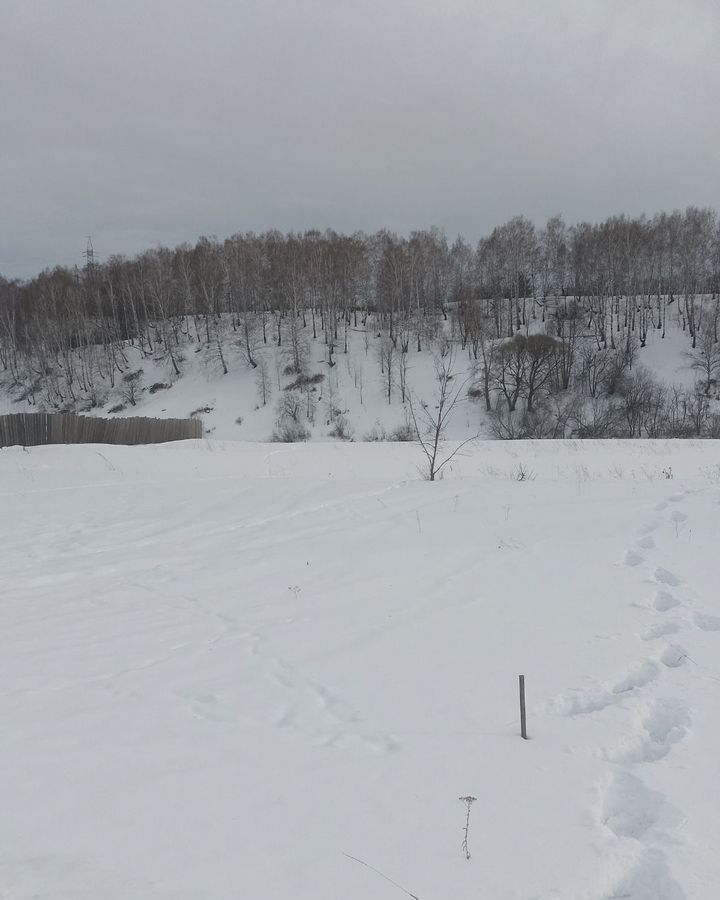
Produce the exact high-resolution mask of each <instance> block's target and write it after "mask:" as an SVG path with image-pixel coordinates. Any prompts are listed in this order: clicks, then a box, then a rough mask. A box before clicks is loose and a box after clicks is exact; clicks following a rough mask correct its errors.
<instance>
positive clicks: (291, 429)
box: [270, 419, 310, 444]
mask: <svg viewBox="0 0 720 900" xmlns="http://www.w3.org/2000/svg"><path fill="white" fill-rule="evenodd" d="M309 437H310V432H309V431H308V429H307V428H306V427H305V426H304V425H303V424H302V423H301V422H294V421H293V420H292V419H285V420H284V421H282V422H278V423H277V425H276V426H275V429H274V431H273V433H272V437H271V438H270V440H271V441H274V442H275V443H278V444H295V443H297V442H298V441H306V440H307V439H308V438H309Z"/></svg>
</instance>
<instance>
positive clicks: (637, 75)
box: [0, 0, 720, 276]
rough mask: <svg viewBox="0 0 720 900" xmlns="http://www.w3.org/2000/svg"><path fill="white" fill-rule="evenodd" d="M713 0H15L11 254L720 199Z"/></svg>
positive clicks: (7, 195) (7, 255)
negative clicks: (90, 244)
mask: <svg viewBox="0 0 720 900" xmlns="http://www.w3.org/2000/svg"><path fill="white" fill-rule="evenodd" d="M719 37H720V14H719V12H718V7H717V4H716V3H715V2H704V0H695V2H683V3H680V2H666V0H632V2H627V3H619V2H618V3H616V2H612V0H543V2H542V3H540V2H537V3H534V2H530V0H528V2H519V0H514V2H506V0H496V2H487V0H484V2H483V0H446V2H440V0H437V2H433V3H429V2H426V0H383V2H380V0H355V2H350V0H239V2H231V0H205V2H203V3H198V2H196V0H193V2H189V0H123V2H121V3H118V2H115V0H112V2H111V0H3V2H2V5H1V6H0V101H1V104H0V112H1V114H2V120H1V122H0V128H1V133H0V272H2V273H4V274H6V275H18V276H28V275H31V274H33V273H34V272H35V271H37V270H38V269H40V268H42V267H44V266H47V265H52V264H53V263H55V262H64V263H73V262H80V260H81V257H80V253H81V251H82V249H83V246H84V240H85V236H86V235H87V234H92V235H93V239H94V243H95V246H96V248H97V250H98V252H99V254H100V256H101V258H102V257H103V256H107V255H109V254H111V253H115V252H119V253H133V252H136V251H138V250H140V249H141V248H142V247H144V246H148V245H154V244H156V243H166V244H173V243H176V242H180V241H183V240H194V239H195V238H196V237H197V236H198V235H200V234H217V235H224V234H228V233H232V232H235V231H241V230H250V229H252V230H262V229H265V228H270V227H275V228H279V229H281V230H286V229H300V228H309V227H320V228H324V227H333V228H336V229H338V230H345V231H353V230H355V229H365V230H371V229H375V228H379V227H385V226H386V227H389V228H394V229H397V230H401V231H407V230H410V229H413V228H419V227H427V226H430V225H432V224H434V225H439V226H441V227H444V228H445V229H446V230H447V232H448V233H449V234H450V235H452V234H454V233H457V232H462V233H463V234H465V235H466V237H468V238H469V239H471V240H475V239H477V238H478V237H479V236H480V235H481V234H482V233H484V232H486V231H487V230H489V229H490V228H491V227H492V226H493V225H495V224H499V223H500V222H502V221H504V220H506V219H508V218H510V217H511V216H512V215H514V214H516V213H519V212H522V213H525V214H526V215H529V216H530V217H531V218H533V219H535V220H537V221H542V220H543V219H544V218H546V217H547V216H549V215H552V214H554V213H556V212H562V213H564V215H565V216H566V218H567V219H568V220H570V221H574V220H578V219H581V218H586V219H598V218H602V217H604V216H606V215H610V214H613V213H615V212H628V213H638V212H641V211H646V212H648V213H650V212H654V211H656V210H658V209H671V208H674V207H678V206H681V207H682V206H685V205H686V204H688V203H694V204H698V205H705V204H710V205H715V206H717V205H719V200H720V196H719V195H720V184H719V179H718V168H719V167H718V164H717V145H718V138H719V137H720V133H719V132H720V126H719V125H718V121H717V116H716V113H715V105H716V102H717V97H718V88H720V67H719V65H718V62H717V61H716V60H717V51H716V46H717V40H718V38H719Z"/></svg>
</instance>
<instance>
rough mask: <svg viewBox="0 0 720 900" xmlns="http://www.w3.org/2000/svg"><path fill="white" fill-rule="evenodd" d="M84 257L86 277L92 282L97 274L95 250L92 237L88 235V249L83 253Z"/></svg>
mask: <svg viewBox="0 0 720 900" xmlns="http://www.w3.org/2000/svg"><path fill="white" fill-rule="evenodd" d="M83 256H84V257H85V277H86V278H87V280H88V281H91V280H92V278H93V275H94V274H95V250H94V249H93V243H92V238H91V237H90V235H88V239H87V247H86V248H85V250H84V251H83Z"/></svg>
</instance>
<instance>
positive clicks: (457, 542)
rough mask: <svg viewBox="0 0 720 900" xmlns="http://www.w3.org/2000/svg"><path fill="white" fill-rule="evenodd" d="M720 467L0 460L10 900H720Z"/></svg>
mask: <svg viewBox="0 0 720 900" xmlns="http://www.w3.org/2000/svg"><path fill="white" fill-rule="evenodd" d="M718 450H719V448H718V445H717V443H714V442H709V441H708V442H657V443H648V442H644V441H636V442H628V443H621V442H597V443H595V442H586V443H582V444H576V443H564V444H557V443H551V442H545V443H538V444H535V443H524V442H519V443H515V444H511V445H509V444H506V443H499V442H496V443H483V444H479V445H477V447H475V448H474V449H473V450H472V451H471V452H469V453H468V454H466V455H464V456H463V457H461V458H458V459H457V460H456V461H454V462H453V464H452V470H449V471H448V473H447V477H446V478H445V479H444V480H443V481H440V482H436V483H434V484H430V483H428V482H424V481H422V480H421V479H419V477H418V475H417V466H418V465H419V463H420V457H419V451H418V448H417V447H416V446H413V445H387V444H365V445H359V444H354V445H346V444H324V445H319V444H314V445H292V446H288V447H277V446H275V447H268V446H262V445H253V444H232V443H227V444H223V443H221V442H196V443H191V442H188V443H178V444H169V445H163V446H158V447H141V448H123V447H92V446H82V447H41V448H33V449H31V450H30V451H23V450H21V449H19V448H12V449H9V450H3V451H0V498H1V501H2V508H3V515H2V518H1V519H0V529H2V535H1V538H0V547H2V551H1V552H2V571H3V583H2V592H1V595H0V624H1V627H0V666H1V669H2V678H1V679H0V721H2V723H3V728H2V731H1V732H0V740H1V741H2V753H0V796H1V797H2V808H3V814H2V816H0V897H2V898H3V900H30V898H52V900H70V898H72V900H91V898H92V900H97V898H100V897H102V898H105V900H135V898H137V900H144V898H163V900H165V898H173V900H197V898H203V900H225V898H228V900H229V898H239V897H242V898H246V897H247V898H253V900H255V898H258V900H259V898H268V900H337V898H338V897H343V898H347V900H367V898H377V900H386V898H387V900H392V898H399V897H401V896H402V893H401V890H400V889H399V888H398V887H396V886H394V885H393V884H391V883H389V882H388V881H387V880H385V879H384V878H383V877H381V875H379V874H377V873H376V872H374V871H372V870H371V869H370V868H368V867H367V866H363V865H361V864H360V863H358V862H356V861H354V860H352V859H349V858H348V856H346V855H344V854H349V855H351V856H353V857H357V858H358V859H360V860H363V861H364V862H366V863H368V864H369V865H370V866H373V867H375V868H376V869H378V870H379V871H380V872H382V873H384V875H385V876H387V878H390V879H392V880H393V881H395V882H397V883H398V884H399V885H401V886H402V887H403V888H405V889H406V890H408V891H410V892H412V893H413V894H415V895H416V896H417V897H419V898H421V900H447V898H453V900H465V898H467V900H470V898H472V900H477V898H488V900H506V898H507V900H509V898H513V900H531V898H537V900H539V898H542V900H551V898H552V900H583V898H587V900H600V898H604V900H610V898H620V897H627V898H633V900H682V898H691V900H700V898H702V900H711V898H714V897H717V896H718V895H719V894H720V857H718V854H717V851H716V848H717V844H718V839H719V838H720V822H719V821H718V808H720V807H719V803H720V787H719V786H718V785H719V784H720V782H719V781H718V778H717V747H718V739H719V738H720V723H719V722H718V717H717V709H718V703H719V702H720V663H718V659H719V658H720V657H719V655H718V650H719V649H720V596H719V595H718V592H717V547H718V538H719V537H720V524H719V523H720V508H719V507H718V503H719V502H720V487H719V484H720V455H719V454H718ZM523 472H524V473H525V475H526V478H525V480H522V481H520V480H518V478H519V477H521V474H522V473H523ZM669 475H672V478H670V477H667V476H669ZM521 672H522V673H524V674H525V675H526V676H527V685H528V700H529V730H530V736H531V740H529V741H527V742H525V741H523V740H521V739H520V737H519V736H518V723H517V696H516V691H517V675H518V673H521ZM468 795H470V796H474V797H476V798H477V800H476V801H475V802H474V803H473V804H472V805H471V810H470V813H471V814H470V829H469V834H468V848H469V851H470V854H471V856H470V859H469V860H468V859H466V858H465V855H464V852H463V850H462V846H461V845H462V840H463V826H464V824H465V815H466V806H465V804H464V803H463V802H462V801H461V800H460V799H459V798H460V797H465V796H468Z"/></svg>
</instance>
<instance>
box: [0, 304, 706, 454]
mask: <svg viewBox="0 0 720 900" xmlns="http://www.w3.org/2000/svg"><path fill="white" fill-rule="evenodd" d="M444 324H445V330H446V334H447V335H449V327H450V323H444ZM540 326H541V323H540V321H539V320H538V321H537V322H535V323H534V327H535V328H539V327H540ZM224 329H225V331H224V337H223V352H224V355H225V360H226V365H227V367H228V374H226V375H225V374H223V373H222V368H221V365H220V363H219V362H218V360H217V358H216V356H214V355H213V350H212V348H210V349H208V348H207V347H206V346H205V345H202V344H192V343H189V344H187V345H185V346H183V349H182V357H183V359H182V362H181V373H182V374H181V375H180V376H179V377H177V376H176V375H175V374H174V372H173V370H172V366H171V364H170V361H169V359H168V358H167V357H165V356H164V354H163V353H162V352H160V353H159V354H158V355H157V356H155V357H152V356H151V357H147V356H144V355H142V354H141V353H140V350H139V349H138V347H137V346H130V345H129V344H126V345H125V348H124V352H125V354H126V356H127V358H128V364H127V372H136V371H138V370H139V369H142V376H141V378H140V381H139V390H138V396H137V399H136V403H135V405H131V404H129V403H128V402H127V399H125V398H124V397H123V390H124V387H123V383H122V379H121V378H120V377H119V376H118V381H117V382H116V385H115V387H114V388H110V385H109V384H107V383H106V384H105V387H104V390H103V391H101V392H100V393H101V394H104V395H106V401H105V403H104V405H103V406H102V407H96V408H93V409H85V408H82V409H79V410H78V411H82V412H84V413H85V414H89V415H101V416H108V415H119V416H152V417H159V418H180V419H182V418H187V417H188V416H190V415H191V414H193V413H194V414H196V415H199V416H200V417H201V418H202V421H203V427H204V433H205V434H206V435H207V436H208V437H211V438H213V439H216V440H217V439H220V440H227V441H269V440H270V439H271V435H272V433H273V430H274V428H275V424H276V419H277V415H278V410H277V403H278V399H279V398H280V397H281V396H282V394H283V392H284V389H285V388H286V387H287V385H289V384H290V383H291V382H292V381H294V379H295V376H293V375H284V374H283V370H284V368H285V366H286V365H287V363H288V362H289V357H288V347H287V345H286V344H283V345H282V346H281V347H277V346H275V344H274V342H272V341H271V340H270V338H269V339H268V343H267V344H266V345H265V344H261V345H260V348H259V349H258V350H257V351H256V356H257V358H258V359H260V358H263V359H264V360H265V363H266V365H267V371H268V376H269V378H268V396H267V397H266V401H267V402H266V403H265V405H263V402H262V394H261V391H260V389H259V387H258V384H257V377H258V371H257V369H253V368H252V367H250V366H249V365H248V363H247V361H246V359H245V357H244V355H243V351H242V343H241V341H240V338H239V336H238V334H237V333H234V332H233V331H232V330H231V328H230V325H229V321H226V322H224ZM380 333H381V332H380V326H379V325H377V323H375V324H373V322H372V321H369V324H368V329H367V332H366V330H365V329H364V328H363V327H362V326H360V325H358V327H353V328H351V329H349V331H348V352H347V353H345V352H343V346H344V343H343V340H342V339H341V340H340V341H339V342H338V343H337V345H336V352H335V357H334V359H335V365H334V366H332V367H330V366H328V364H327V347H326V344H325V342H324V334H323V333H322V332H321V331H318V337H317V339H314V340H313V339H312V338H311V337H310V335H311V329H310V327H309V326H308V328H307V329H305V330H304V332H303V342H304V345H305V346H306V348H307V358H308V363H307V369H308V373H309V374H311V375H314V374H320V375H323V376H324V380H323V382H322V383H321V384H320V385H319V386H318V388H317V390H316V391H314V392H313V393H312V398H313V405H314V415H313V422H312V423H308V422H304V424H305V425H307V426H308V430H309V432H310V439H311V440H312V441H315V442H328V441H330V440H333V438H330V437H329V434H328V432H329V431H330V424H331V423H330V421H329V415H328V404H329V402H330V400H331V399H332V400H333V405H334V406H335V407H336V409H339V410H340V411H341V412H342V413H343V415H344V416H345V418H346V419H347V421H348V422H349V424H350V427H351V430H352V437H353V440H355V441H356V442H360V441H364V440H367V439H368V436H369V435H370V434H372V433H373V432H375V433H382V432H383V430H384V431H385V432H386V433H391V432H392V431H393V430H395V429H397V428H399V427H402V426H403V425H404V424H405V423H406V421H407V418H408V412H409V411H408V408H407V405H406V404H404V403H403V402H402V396H401V391H400V388H399V385H398V383H397V382H398V381H399V376H398V372H397V367H398V363H397V358H396V362H395V375H394V382H395V383H394V385H393V387H392V390H391V397H390V401H389V402H388V397H387V380H386V378H385V377H384V376H383V374H382V373H381V370H380V363H379V360H378V347H379V344H380ZM456 346H458V345H457V341H456ZM593 346H594V344H593ZM690 346H691V342H690V338H689V335H688V333H687V332H683V331H682V329H681V328H680V326H679V324H678V323H677V321H676V320H675V317H674V316H671V317H669V319H668V323H667V334H666V337H665V338H664V339H663V338H662V337H661V334H660V332H659V331H657V330H656V329H650V331H649V332H648V335H647V346H646V347H644V348H639V349H638V350H637V353H636V357H635V365H642V366H644V367H645V368H647V369H648V370H649V371H650V373H651V374H652V375H653V377H654V378H656V379H657V380H659V381H660V382H662V383H664V384H666V385H677V386H678V387H680V388H682V389H684V390H691V389H692V386H693V383H694V381H695V373H694V372H693V371H692V370H691V368H690V365H689V360H688V358H687V353H688V351H689V350H690ZM437 353H438V341H437V340H435V341H432V342H429V343H425V344H424V345H423V349H422V351H421V352H418V351H417V350H416V346H415V344H414V343H413V342H412V341H411V342H410V345H409V349H408V355H407V366H408V368H407V389H408V393H412V394H414V395H415V396H416V397H417V398H418V399H419V400H420V401H424V402H428V403H432V398H433V396H434V393H435V390H436V388H437V382H436V377H435V358H436V356H437ZM398 356H399V354H398ZM472 365H473V360H472V359H471V358H470V353H469V351H467V350H466V351H465V352H463V351H462V350H460V349H458V352H457V360H456V367H457V372H458V376H459V377H460V378H463V377H464V376H465V374H466V373H467V372H469V370H470V369H471V367H472ZM158 384H159V385H166V386H167V387H165V388H161V389H159V390H155V391H153V392H152V393H151V392H150V388H151V387H152V386H153V385H158ZM13 390H14V389H13V388H12V387H11V386H10V385H9V383H7V382H6V383H3V382H2V380H1V379H0V414H4V413H15V412H29V411H35V408H34V407H33V408H31V407H29V406H28V405H27V404H26V403H20V402H18V400H17V399H16V398H14V394H13ZM330 392H332V397H331V393H330ZM118 405H122V406H124V409H122V410H121V411H119V412H113V413H111V412H110V410H114V409H116V408H117V406H118ZM483 407H484V403H483V402H469V403H465V404H463V405H462V407H461V408H460V409H458V411H457V412H456V414H455V415H454V416H453V417H452V420H451V421H450V423H449V429H448V432H447V435H446V436H447V437H448V438H454V439H456V440H462V439H465V438H468V437H472V436H475V435H478V434H480V435H481V436H483V437H491V435H492V432H491V430H490V429H489V427H488V422H487V417H486V414H485V413H484V409H483Z"/></svg>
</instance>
